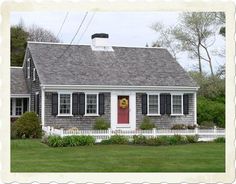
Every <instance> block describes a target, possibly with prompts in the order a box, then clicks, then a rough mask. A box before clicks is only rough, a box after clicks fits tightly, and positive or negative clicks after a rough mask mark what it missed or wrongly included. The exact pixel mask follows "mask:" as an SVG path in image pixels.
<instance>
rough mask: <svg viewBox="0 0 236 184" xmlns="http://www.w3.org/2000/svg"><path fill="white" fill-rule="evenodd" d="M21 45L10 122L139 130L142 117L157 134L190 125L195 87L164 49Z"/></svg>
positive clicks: (96, 41)
mask: <svg viewBox="0 0 236 184" xmlns="http://www.w3.org/2000/svg"><path fill="white" fill-rule="evenodd" d="M108 39H109V38H108V34H104V33H99V34H94V35H92V44H91V45H68V44H61V43H39V42H28V44H27V48H26V54H25V58H24V63H23V67H18V68H16V67H12V68H11V116H12V117H18V116H20V115H21V114H22V113H24V112H25V111H34V112H36V113H37V114H38V115H39V117H40V118H41V121H42V125H43V126H53V127H57V128H71V127H77V128H79V129H92V128H93V125H94V123H95V119H96V118H97V117H100V116H101V117H103V118H105V119H106V120H107V121H108V122H110V126H111V129H132V130H134V129H138V128H139V125H140V123H141V121H142V120H143V118H144V117H145V116H149V117H150V118H151V120H152V122H154V123H155V124H156V125H157V127H158V128H170V127H172V126H173V124H187V125H194V124H196V123H197V115H196V114H197V113H196V100H197V99H196V98H197V97H196V93H197V89H198V87H197V85H196V83H195V82H194V81H193V79H192V78H191V77H190V76H189V75H188V74H187V72H186V71H185V70H184V69H183V68H182V67H181V66H180V65H179V64H178V63H177V62H176V60H175V59H174V58H173V57H172V56H171V54H170V53H169V52H168V51H167V50H166V49H164V48H145V47H144V48H140V47H117V46H109V44H108Z"/></svg>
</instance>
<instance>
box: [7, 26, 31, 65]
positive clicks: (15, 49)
mask: <svg viewBox="0 0 236 184" xmlns="http://www.w3.org/2000/svg"><path fill="white" fill-rule="evenodd" d="M27 38H28V33H27V32H26V31H25V30H24V27H23V25H22V24H18V25H16V26H12V27H11V66H22V62H23V60H24V55H25V48H26V45H27Z"/></svg>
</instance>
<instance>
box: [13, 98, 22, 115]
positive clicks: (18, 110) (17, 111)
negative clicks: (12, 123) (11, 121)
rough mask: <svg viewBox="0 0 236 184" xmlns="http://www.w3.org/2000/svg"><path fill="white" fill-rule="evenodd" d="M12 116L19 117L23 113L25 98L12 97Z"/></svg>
mask: <svg viewBox="0 0 236 184" xmlns="http://www.w3.org/2000/svg"><path fill="white" fill-rule="evenodd" d="M10 113H11V116H13V117H18V116H21V115H22V114H23V98H12V99H11V112H10Z"/></svg>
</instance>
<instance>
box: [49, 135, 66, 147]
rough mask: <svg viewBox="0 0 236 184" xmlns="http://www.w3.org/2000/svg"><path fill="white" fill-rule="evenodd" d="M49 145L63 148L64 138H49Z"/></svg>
mask: <svg viewBox="0 0 236 184" xmlns="http://www.w3.org/2000/svg"><path fill="white" fill-rule="evenodd" d="M47 143H48V145H49V146H51V147H63V146H64V142H63V138H62V137H60V136H48V141H47Z"/></svg>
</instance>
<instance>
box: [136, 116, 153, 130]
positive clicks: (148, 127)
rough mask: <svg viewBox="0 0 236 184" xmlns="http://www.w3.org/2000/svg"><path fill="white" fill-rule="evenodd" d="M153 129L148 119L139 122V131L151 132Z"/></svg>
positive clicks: (146, 117)
mask: <svg viewBox="0 0 236 184" xmlns="http://www.w3.org/2000/svg"><path fill="white" fill-rule="evenodd" d="M153 128H155V125H154V123H152V122H151V119H150V117H148V116H145V117H144V118H143V121H142V122H141V125H140V129H141V130H151V129H153Z"/></svg>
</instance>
